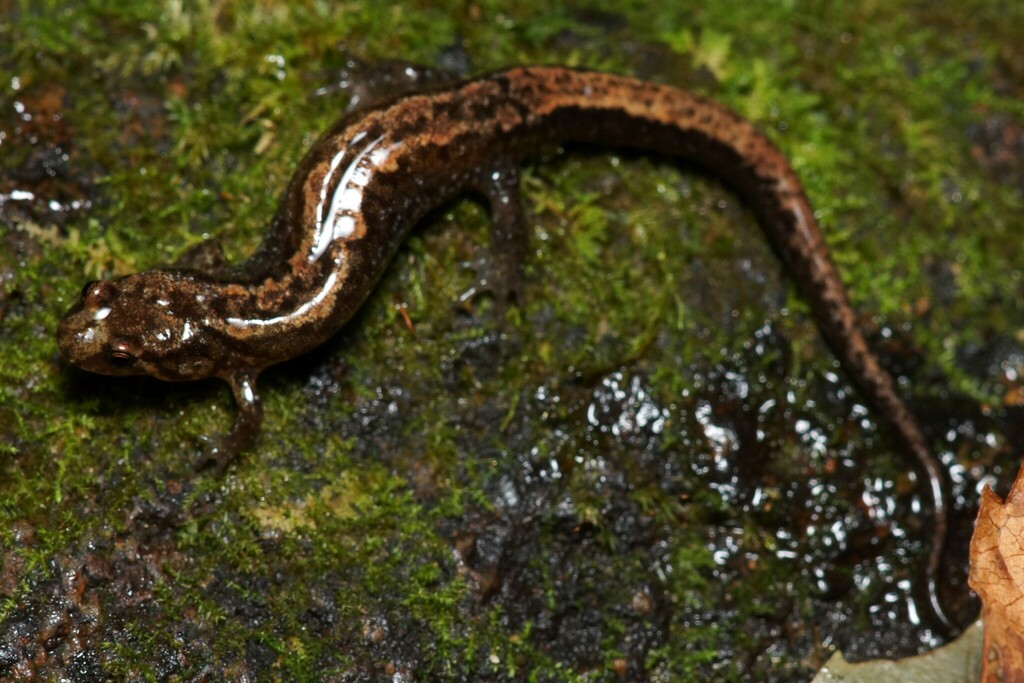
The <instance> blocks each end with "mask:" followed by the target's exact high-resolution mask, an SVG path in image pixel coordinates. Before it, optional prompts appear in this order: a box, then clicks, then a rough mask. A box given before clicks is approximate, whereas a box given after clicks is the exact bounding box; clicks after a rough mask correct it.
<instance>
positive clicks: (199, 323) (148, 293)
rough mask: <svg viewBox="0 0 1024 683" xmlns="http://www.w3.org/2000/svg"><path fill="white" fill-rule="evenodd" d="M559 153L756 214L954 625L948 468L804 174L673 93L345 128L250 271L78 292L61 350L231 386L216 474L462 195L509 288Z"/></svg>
mask: <svg viewBox="0 0 1024 683" xmlns="http://www.w3.org/2000/svg"><path fill="white" fill-rule="evenodd" d="M568 143H580V144H590V145H595V144H596V145H601V146H609V147H616V148H626V149H631V150H637V151H640V152H649V153H656V154H659V155H663V156H668V157H675V158H679V159H682V160H686V161H690V162H693V163H696V164H698V165H701V166H703V167H706V168H707V169H709V170H710V171H711V172H712V173H714V174H716V175H718V176H720V177H721V178H722V179H724V180H725V181H726V182H727V183H729V184H730V185H731V186H732V187H733V188H735V190H736V191H738V192H739V194H740V195H741V196H742V197H743V198H745V200H746V201H747V202H748V203H749V205H750V206H751V207H752V208H753V210H754V212H755V213H756V215H757V218H758V221H759V223H760V225H761V227H762V229H763V230H764V232H765V234H766V235H767V237H768V240H769V241H770V243H771V244H772V246H773V248H774V250H775V252H776V253H777V254H778V255H779V257H780V258H781V260H782V262H783V263H784V265H785V267H786V269H787V271H788V272H789V273H790V274H791V276H792V278H793V280H794V281H795V282H796V284H797V287H798V288H799V291H800V292H801V294H802V296H803V297H804V298H805V300H806V301H807V302H808V304H809V306H810V309H811V311H812V315H813V317H814V320H815V322H816V324H817V326H818V328H819V329H820V331H821V334H822V335H823V336H824V338H825V340H826V341H827V342H828V344H829V345H830V347H831V348H832V350H833V352H834V353H835V355H836V357H837V358H838V359H839V361H840V362H841V364H842V366H843V368H844V369H845V371H846V372H847V373H848V375H849V377H850V378H851V379H852V381H853V382H854V383H855V384H856V385H857V386H858V387H859V389H860V390H861V391H862V392H863V394H864V396H865V397H866V398H867V399H868V401H869V402H870V404H871V405H872V406H873V408H874V409H875V410H876V411H878V414H879V415H880V416H881V417H882V418H883V419H884V420H885V422H887V423H888V425H889V426H890V427H891V429H892V431H893V433H894V434H895V436H896V437H897V438H898V440H899V442H900V443H901V445H902V446H903V448H904V449H905V450H906V452H907V454H908V455H909V456H910V458H911V460H912V462H913V463H914V464H915V465H916V467H917V468H918V470H919V471H920V473H921V474H923V481H924V485H925V489H926V491H927V496H928V497H929V498H930V499H931V504H932V519H931V521H932V524H931V529H932V537H931V547H930V551H929V554H928V558H927V563H926V566H925V581H926V587H927V593H928V601H927V602H928V605H929V607H930V608H931V611H933V612H934V614H935V616H936V617H937V618H938V620H939V622H940V623H941V624H944V625H948V623H949V622H948V620H947V618H946V616H945V614H944V612H943V609H942V605H941V602H940V600H939V597H938V592H937V591H938V589H937V578H938V573H939V569H940V567H939V564H940V560H941V557H942V551H943V545H944V542H945V538H946V530H947V510H946V491H945V483H944V481H945V480H944V477H943V471H942V468H941V466H940V465H939V463H938V462H937V460H936V459H935V458H934V457H933V455H932V454H931V452H930V451H929V448H928V446H927V444H926V441H925V438H924V436H923V434H922V432H921V430H920V428H919V427H918V425H917V422H916V421H915V419H914V417H913V416H912V415H911V413H910V411H909V410H908V409H907V408H906V406H905V405H904V403H903V401H902V400H901V399H900V397H899V395H898V394H897V391H896V388H895V385H894V383H893V380H892V378H891V377H890V375H889V374H888V373H887V372H886V371H885V370H884V369H883V368H882V366H881V365H880V364H879V361H878V358H877V357H876V356H875V355H874V354H873V353H872V352H871V350H870V349H869V348H868V345H867V343H866V341H865V339H864V337H863V335H862V334H861V332H860V331H859V329H858V327H857V325H856V320H855V316H854V312H853V310H852V309H851V307H850V304H849V303H848V300H847V297H846V294H845V292H844V288H843V284H842V281H841V280H840V278H839V275H838V274H837V272H836V268H835V266H834V265H833V263H832V260H831V258H830V256H829V253H828V250H827V248H826V245H825V241H824V239H823V237H822V231H821V229H820V228H819V226H818V224H817V221H816V220H815V217H814V212H813V211H812V209H811V206H810V203H809V202H808V199H807V197H806V195H805V193H804V191H803V189H802V187H801V184H800V181H799V180H798V178H797V175H796V173H795V172H794V171H793V169H792V168H791V167H790V165H789V163H788V162H787V160H786V159H785V157H784V156H783V155H782V154H781V153H780V152H779V150H778V149H776V147H775V146H774V145H773V144H772V142H771V141H770V140H769V139H768V138H767V137H765V135H763V134H762V133H760V132H759V131H758V130H757V129H756V128H755V127H754V125H753V124H751V123H750V122H749V121H747V120H745V119H743V118H741V117H740V116H738V115H737V114H735V113H733V112H732V111H731V110H730V109H728V108H726V107H725V106H723V105H721V104H718V103H716V102H713V101H710V100H708V99H705V98H702V97H699V96H697V95H693V94H690V93H688V92H684V91H682V90H678V89H676V88H672V87H669V86H665V85H659V84H654V83H650V82H645V81H639V80H634V79H631V78H626V77H621V76H616V75H611V74H607V73H597V72H588V71H579V70H573V69H567V68H558V67H534V68H525V67H524V68H514V69H509V70H506V71H501V72H498V73H494V74H491V75H488V76H485V77H482V78H478V79H476V80H470V81H466V82H463V83H460V84H457V85H454V86H448V87H445V88H444V89H439V90H435V91H432V92H423V93H416V94H407V95H404V96H401V97H398V98H396V99H393V100H391V101H389V102H386V103H381V104H378V105H376V106H373V107H369V108H366V109H364V110H362V111H358V112H355V113H351V114H349V115H346V116H344V117H342V118H341V120H340V121H338V122H337V123H336V124H335V125H333V126H332V127H331V128H329V129H328V130H327V132H326V133H325V134H324V135H323V136H322V137H321V138H320V139H319V140H318V141H317V142H316V143H315V144H314V145H313V146H312V148H311V149H310V150H309V151H308V152H307V154H306V155H305V157H304V158H303V159H302V161H301V162H300V163H299V165H298V168H297V170H296V171H295V174H294V176H293V177H292V179H291V181H290V182H289V184H288V186H287V189H286V190H285V192H284V196H283V199H282V201H281V203H280V207H279V209H278V211H277V213H276V214H275V215H274V217H273V219H272V220H271V221H270V226H269V229H268V230H267V232H266V235H265V237H264V239H263V242H262V243H261V245H260V246H259V247H258V248H257V250H256V251H255V253H254V254H253V255H252V256H251V257H250V258H248V259H247V260H245V261H244V262H242V263H239V264H237V265H224V264H221V263H216V262H209V263H203V262H202V261H201V259H195V261H194V262H193V263H190V264H187V265H189V266H190V267H184V265H183V264H178V265H176V266H175V267H166V268H158V269H155V270H150V271H146V272H143V273H138V274H133V275H127V276H124V277H120V278H117V279H114V280H105V281H97V282H90V283H87V284H86V285H85V287H84V288H83V289H82V294H81V297H80V299H79V300H78V301H77V303H75V304H74V305H73V306H72V307H71V309H70V310H69V311H68V313H67V314H66V315H65V317H64V318H63V320H62V321H61V322H60V326H59V329H58V331H57V341H58V345H59V347H60V351H61V353H62V354H63V355H64V357H65V358H67V359H68V360H69V361H70V362H71V363H72V364H74V365H76V366H78V367H80V368H84V369H86V370H90V371H93V372H98V373H103V374H108V375H135V374H144V375H151V376H153V377H156V378H159V379H162V380H170V381H180V380H194V379H200V378H205V377H219V378H221V379H223V380H225V381H226V382H227V383H228V385H229V386H230V387H231V390H232V392H233V394H234V397H235V400H236V402H237V404H238V409H239V411H238V417H237V419H236V420H235V423H234V425H233V426H232V428H231V429H230V431H229V432H228V433H227V434H226V435H224V436H223V437H221V438H219V439H217V440H215V441H213V443H212V445H211V447H210V449H209V451H210V454H211V457H213V458H214V459H216V460H219V461H220V462H222V463H223V462H226V461H227V460H229V459H230V458H231V456H232V455H234V454H235V453H237V452H238V451H240V450H243V449H244V448H246V447H247V446H249V445H250V443H251V442H252V440H253V437H254V435H255V434H256V433H257V431H258V429H259V426H260V422H261V418H262V410H261V407H260V399H259V395H258V393H257V391H256V380H257V377H258V376H259V374H260V372H261V371H262V370H263V369H264V368H266V367H268V366H270V365H273V364H275V363H280V362H281V361H284V360H287V359H289V358H293V357H295V356H297V355H299V354H302V353H305V352H307V351H309V350H310V349H312V348H314V347H316V346H317V345H319V344H321V343H322V342H323V341H324V340H325V339H327V338H328V337H330V336H332V335H334V334H335V333H337V332H338V331H339V330H340V329H341V328H342V327H343V326H344V325H345V323H346V322H347V321H348V320H349V319H350V318H351V317H352V316H353V314H355V312H356V311H357V310H358V309H359V307H360V306H361V305H362V304H363V302H364V301H365V300H366V299H367V297H368V296H369V294H370V293H371V291H372V290H373V289H374V286H375V285H376V283H377V281H378V279H379V278H380V277H381V274H382V273H383V272H384V270H385V269H386V268H387V266H388V264H389V262H390V261H391V260H392V258H393V257H394V255H395V253H396V251H397V250H398V248H399V246H400V245H401V243H402V241H403V240H404V239H405V237H406V235H407V234H408V233H409V231H410V230H411V229H412V228H413V226H415V225H416V224H417V222H419V221H420V219H421V218H422V217H423V216H424V215H425V214H426V213H427V212H428V211H430V210H431V209H432V208H434V207H436V206H438V205H439V204H441V203H443V202H446V201H449V200H450V199H452V198H454V197H456V196H457V195H460V194H462V193H465V192H467V191H469V192H477V193H479V194H482V195H483V196H484V197H485V198H486V200H487V202H488V204H489V208H490V211H491V215H492V223H493V225H492V241H493V253H494V258H495V263H496V265H497V267H498V269H499V273H500V274H501V276H502V277H501V279H502V280H503V281H504V282H506V283H508V284H509V288H510V289H514V287H515V282H516V279H517V278H518V276H519V273H520V265H521V263H522V260H523V258H524V257H525V254H526V244H527V240H528V234H527V230H526V223H525V221H524V220H523V213H522V209H521V203H520V198H519V189H518V174H519V166H520V164H521V163H522V162H523V161H524V160H526V159H527V158H529V157H535V156H537V155H538V153H539V152H540V150H542V149H544V148H545V147H546V146H549V145H552V144H568Z"/></svg>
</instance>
